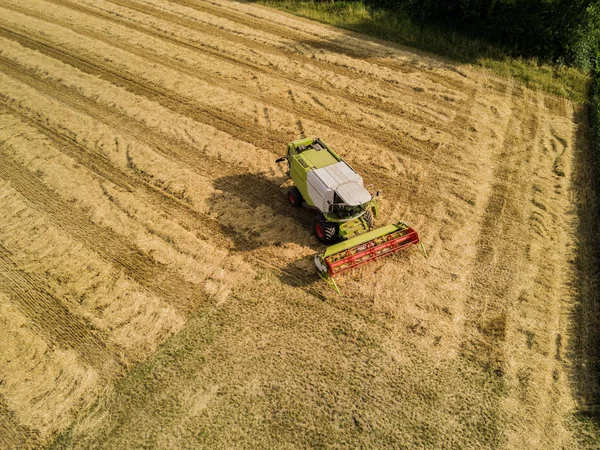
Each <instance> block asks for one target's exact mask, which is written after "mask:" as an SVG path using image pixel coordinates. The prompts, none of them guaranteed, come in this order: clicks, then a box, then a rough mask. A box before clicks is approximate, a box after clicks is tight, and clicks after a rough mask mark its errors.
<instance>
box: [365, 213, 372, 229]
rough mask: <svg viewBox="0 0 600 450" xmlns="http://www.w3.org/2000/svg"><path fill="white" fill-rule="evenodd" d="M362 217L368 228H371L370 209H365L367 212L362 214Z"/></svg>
mask: <svg viewBox="0 0 600 450" xmlns="http://www.w3.org/2000/svg"><path fill="white" fill-rule="evenodd" d="M363 219H365V222H367V225H369V228H373V214H371V211H369V210H367V212H365V213H364V214H363Z"/></svg>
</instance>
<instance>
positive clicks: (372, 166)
mask: <svg viewBox="0 0 600 450" xmlns="http://www.w3.org/2000/svg"><path fill="white" fill-rule="evenodd" d="M11 45H14V44H11V43H10V42H8V41H7V42H6V48H7V49H10V47H11ZM17 50H21V51H17ZM31 56H35V57H36V58H40V56H39V55H38V54H33V55H29V54H25V53H24V52H23V51H22V49H21V47H17V48H15V51H14V52H11V58H16V59H17V60H19V61H20V62H21V63H22V64H26V65H31V62H28V61H29V59H30V57H31ZM4 61H5V62H4V64H5V66H6V70H7V71H9V72H11V73H14V76H16V77H17V78H23V77H25V78H24V81H26V82H27V83H29V84H32V85H34V86H38V89H40V90H47V86H46V85H47V84H48V83H49V82H50V81H49V77H48V75H42V74H40V75H41V76H42V77H43V79H44V81H41V80H38V79H36V78H32V77H31V76H27V72H23V71H21V70H19V71H16V72H15V69H17V67H16V66H15V65H14V63H12V61H8V60H4ZM42 61H43V63H44V66H47V65H52V66H53V67H54V72H55V73H61V72H62V73H65V76H66V75H67V74H69V77H68V78H67V80H69V81H68V83H69V84H72V83H74V82H75V80H77V79H78V78H81V76H82V74H81V73H80V72H73V71H70V70H69V69H68V66H64V65H61V64H60V63H57V62H56V61H52V60H49V59H47V58H42ZM0 62H1V61H0ZM34 67H37V65H34ZM36 72H39V69H36ZM55 76H56V75H55ZM83 78H85V83H86V86H87V85H89V84H90V83H91V84H94V85H97V86H98V87H101V88H102V89H101V90H100V92H107V93H108V92H110V91H111V90H113V89H114V88H111V89H107V88H109V87H110V85H109V84H107V83H105V82H102V81H100V80H97V79H96V78H91V77H83ZM63 82H66V81H63ZM75 86H78V84H76V85H75ZM126 86H128V84H126ZM78 89H79V90H83V92H86V93H87V92H88V90H89V88H87V87H79V88H78ZM132 89H133V91H134V92H136V91H137V90H138V89H139V86H138V85H134V87H133V88H132ZM51 92H52V94H53V95H54V96H56V95H60V94H61V93H64V95H60V98H61V100H62V101H63V102H66V103H67V104H71V105H72V106H73V107H75V108H84V110H85V111H86V112H87V113H88V114H90V115H92V116H94V117H97V119H98V120H99V121H104V122H106V121H107V120H108V121H109V123H110V124H111V125H113V126H114V127H117V128H119V129H123V130H124V131H126V132H128V133H129V132H130V131H131V130H133V129H136V128H138V129H139V127H140V123H139V122H137V121H135V122H129V124H128V122H127V121H126V120H127V119H126V118H125V117H123V116H122V115H119V116H118V117H114V119H113V120H110V119H111V117H112V116H113V114H112V111H111V110H110V109H109V108H106V107H103V108H101V109H100V112H99V113H96V112H95V111H96V110H98V107H97V106H94V103H91V102H89V101H87V100H84V99H83V98H82V100H75V99H76V98H77V94H76V93H75V92H73V91H71V90H68V91H65V87H64V86H63V85H61V84H56V83H54V88H53V89H52V91H51ZM150 92H151V93H153V92H154V91H150ZM123 94H124V95H125V96H126V97H128V98H131V99H135V100H134V103H139V102H140V101H143V100H142V99H139V97H137V96H135V97H134V96H131V95H130V94H129V93H127V92H123ZM95 98H96V99H97V98H98V96H97V93H95ZM159 100H160V101H161V103H162V100H166V101H167V102H168V103H169V104H173V103H176V102H174V101H173V99H172V98H170V97H168V96H166V95H164V96H163V95H160V96H159ZM107 102H108V104H110V105H114V104H115V102H119V103H121V102H120V96H119V97H115V96H114V94H110V99H108V100H107ZM121 104H123V103H121ZM124 105H127V102H125V104H124ZM180 106H181V105H180V104H179V103H177V108H179V109H180ZM126 108H127V110H128V111H135V114H134V115H136V116H138V115H140V114H142V115H143V117H144V118H145V119H146V120H145V121H146V122H148V119H150V122H149V124H150V125H152V126H159V127H161V128H163V129H164V131H165V132H167V133H169V134H171V133H173V132H177V131H178V130H180V129H181V124H182V119H183V120H184V121H186V120H187V126H186V128H185V129H184V130H185V133H181V132H180V133H179V134H177V135H176V136H177V138H178V140H177V142H178V143H179V145H178V144H177V142H173V144H166V143H164V141H165V136H163V137H162V138H161V137H160V136H155V134H156V133H155V132H154V130H152V129H149V128H146V131H145V132H144V133H143V134H142V135H141V136H139V135H140V133H137V132H136V135H137V136H139V137H138V139H144V140H146V141H147V143H148V145H149V146H152V147H153V148H156V149H157V150H165V149H169V150H171V151H172V152H174V154H175V155H176V157H177V158H181V159H182V160H183V161H186V162H188V164H191V165H193V166H194V167H202V166H204V165H206V161H205V159H203V158H201V155H198V154H197V151H196V148H194V147H189V150H187V151H182V150H184V149H185V146H183V145H182V144H183V142H185V141H188V142H190V141H191V143H192V144H194V143H195V142H197V141H198V142H199V141H201V142H206V135H207V134H210V135H214V134H215V133H214V131H211V130H210V129H206V128H203V127H202V126H200V130H198V131H194V130H195V129H197V128H198V127H199V124H198V123H197V122H190V121H189V120H188V119H186V118H185V117H183V118H182V117H181V116H178V115H173V114H171V113H170V112H169V111H168V110H165V109H164V108H159V109H161V113H160V116H156V115H150V114H147V113H146V111H147V110H156V109H157V108H156V105H155V104H153V103H151V102H147V103H146V105H145V108H144V109H140V108H138V107H137V106H136V107H135V108H134V109H133V110H132V109H131V107H130V106H128V107H126ZM157 117H161V120H160V121H158V120H156V118H157ZM167 117H173V118H174V119H175V120H174V122H173V124H174V126H165V119H166V118H167ZM147 118H148V119H147ZM183 123H185V122H183ZM144 128H145V127H144ZM128 130H129V131H128ZM228 131H231V130H228ZM190 133H191V134H190ZM246 133H247V131H246V130H244V131H243V134H244V136H245V137H246V139H248V136H247V134H246ZM194 136H197V138H194ZM250 139H252V138H250ZM339 139H343V142H344V144H346V145H354V146H357V145H358V144H357V143H353V142H350V143H349V142H348V138H347V137H341V136H340V137H339ZM157 142H163V144H162V145H161V146H158V147H157V146H156V143H157ZM165 144H166V145H165ZM232 144H233V145H235V146H236V147H239V146H240V143H237V144H235V143H232ZM257 144H259V143H257ZM187 145H190V144H187ZM222 146H223V145H220V144H219V145H217V146H215V144H214V141H213V140H211V139H209V140H208V143H206V144H204V148H203V151H206V150H212V154H213V155H215V154H216V155H218V158H219V159H225V160H227V159H228V158H235V159H236V160H238V159H241V160H243V161H248V162H254V164H256V153H257V151H256V150H252V151H243V150H240V151H236V152H222V151H221V150H220V148H221V147H222ZM182 147H183V148H182ZM281 147H283V145H281ZM360 147H361V148H363V150H364V149H365V148H368V147H367V146H366V145H365V144H364V143H361V144H360ZM343 148H344V147H342V153H343ZM274 151H277V150H275V149H274ZM279 152H281V150H279ZM259 153H260V152H259ZM375 155H377V156H374V155H373V154H371V155H369V156H368V157H367V156H365V155H364V154H360V153H351V154H350V158H349V161H350V162H351V163H353V164H354V163H358V164H357V165H358V166H359V167H360V168H361V170H362V171H363V172H364V173H365V174H366V175H367V177H370V178H371V179H373V180H374V179H378V178H385V179H387V182H388V184H390V185H394V184H396V183H397V182H398V179H397V178H396V177H394V176H393V175H394V173H398V174H402V173H404V172H405V169H404V164H405V162H404V161H403V159H404V157H398V156H396V154H395V152H387V153H384V152H379V151H376V152H375ZM367 159H368V162H369V164H360V161H361V160H365V161H366V160H367ZM267 165H270V167H272V168H273V169H271V170H273V171H275V170H277V171H279V170H280V168H274V166H275V165H274V163H273V160H272V157H270V158H269V157H268V156H267V158H264V161H263V162H262V163H259V164H258V166H260V167H261V168H262V170H264V167H265V166H267ZM258 166H255V168H254V169H253V170H261V169H259V167H258ZM380 167H381V168H385V169H386V170H381V169H379V168H380ZM390 169H392V170H390ZM435 170H439V168H435ZM408 182H410V178H409V180H408ZM406 187H407V186H406V183H405V184H404V186H403V188H404V189H406ZM397 192H399V193H403V192H405V190H398V191H397Z"/></svg>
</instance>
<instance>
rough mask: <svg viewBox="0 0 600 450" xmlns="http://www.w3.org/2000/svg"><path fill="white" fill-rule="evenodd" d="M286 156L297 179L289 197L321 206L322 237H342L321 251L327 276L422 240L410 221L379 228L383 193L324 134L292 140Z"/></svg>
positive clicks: (322, 269) (318, 232)
mask: <svg viewBox="0 0 600 450" xmlns="http://www.w3.org/2000/svg"><path fill="white" fill-rule="evenodd" d="M283 161H287V163H288V171H287V174H288V175H289V176H290V178H291V179H292V181H293V182H294V186H293V187H292V188H290V190H289V192H288V199H289V202H290V203H291V204H292V205H293V206H295V207H301V206H305V207H307V208H310V209H314V210H316V211H318V215H317V217H315V221H314V227H315V234H316V235H317V238H318V239H319V240H320V241H321V242H323V243H325V244H332V243H334V242H336V241H337V242H338V243H336V244H334V245H332V246H330V247H328V248H327V250H326V251H325V252H324V253H322V254H319V255H316V256H315V264H316V266H317V268H318V269H319V271H320V273H321V274H322V275H325V276H328V277H329V276H333V275H336V274H338V273H340V272H343V271H345V270H348V269H351V268H353V267H356V266H358V265H361V264H364V263H366V262H369V261H371V260H373V259H376V258H378V257H379V256H383V255H385V254H389V253H393V252H395V251H397V250H400V249H401V248H404V247H407V246H409V245H411V244H417V243H418V242H419V237H418V235H417V232H416V231H414V230H413V229H412V228H410V227H409V226H408V225H406V224H404V223H398V224H395V225H388V226H386V227H383V228H379V229H375V228H374V219H377V217H378V205H377V202H376V197H377V196H378V195H379V194H378V193H375V194H372V193H370V192H369V191H368V190H367V189H366V188H365V187H364V186H363V179H362V177H361V176H360V175H359V174H358V173H356V171H355V170H354V169H353V168H352V167H351V166H350V165H349V164H348V163H347V162H346V161H344V160H343V159H342V158H341V157H340V156H339V155H338V154H337V153H335V152H334V151H333V150H332V149H331V148H330V147H329V146H328V145H327V144H326V143H325V142H323V141H322V140H321V139H319V138H304V139H299V140H296V141H293V142H290V143H289V144H288V147H287V155H286V156H284V157H281V158H279V159H278V160H277V161H276V162H283ZM339 241H341V242H339Z"/></svg>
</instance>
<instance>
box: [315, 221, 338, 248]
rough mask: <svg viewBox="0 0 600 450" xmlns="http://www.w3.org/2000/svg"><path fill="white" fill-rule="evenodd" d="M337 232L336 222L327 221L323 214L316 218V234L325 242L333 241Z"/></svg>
mask: <svg viewBox="0 0 600 450" xmlns="http://www.w3.org/2000/svg"><path fill="white" fill-rule="evenodd" d="M336 232H337V229H336V226H335V223H331V222H327V221H326V220H325V218H324V217H323V216H319V217H316V218H315V234H316V235H317V238H319V240H320V241H321V242H322V243H323V244H330V243H331V242H333V241H334V239H335V235H336Z"/></svg>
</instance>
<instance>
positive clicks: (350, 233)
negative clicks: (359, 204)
mask: <svg viewBox="0 0 600 450" xmlns="http://www.w3.org/2000/svg"><path fill="white" fill-rule="evenodd" d="M326 217H327V216H326ZM367 231H369V224H368V223H367V221H366V220H365V219H363V218H362V216H361V217H357V218H356V219H352V220H348V221H346V222H343V223H340V225H339V227H338V235H339V237H340V239H350V238H353V237H354V236H358V235H359V234H363V233H366V232H367Z"/></svg>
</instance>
